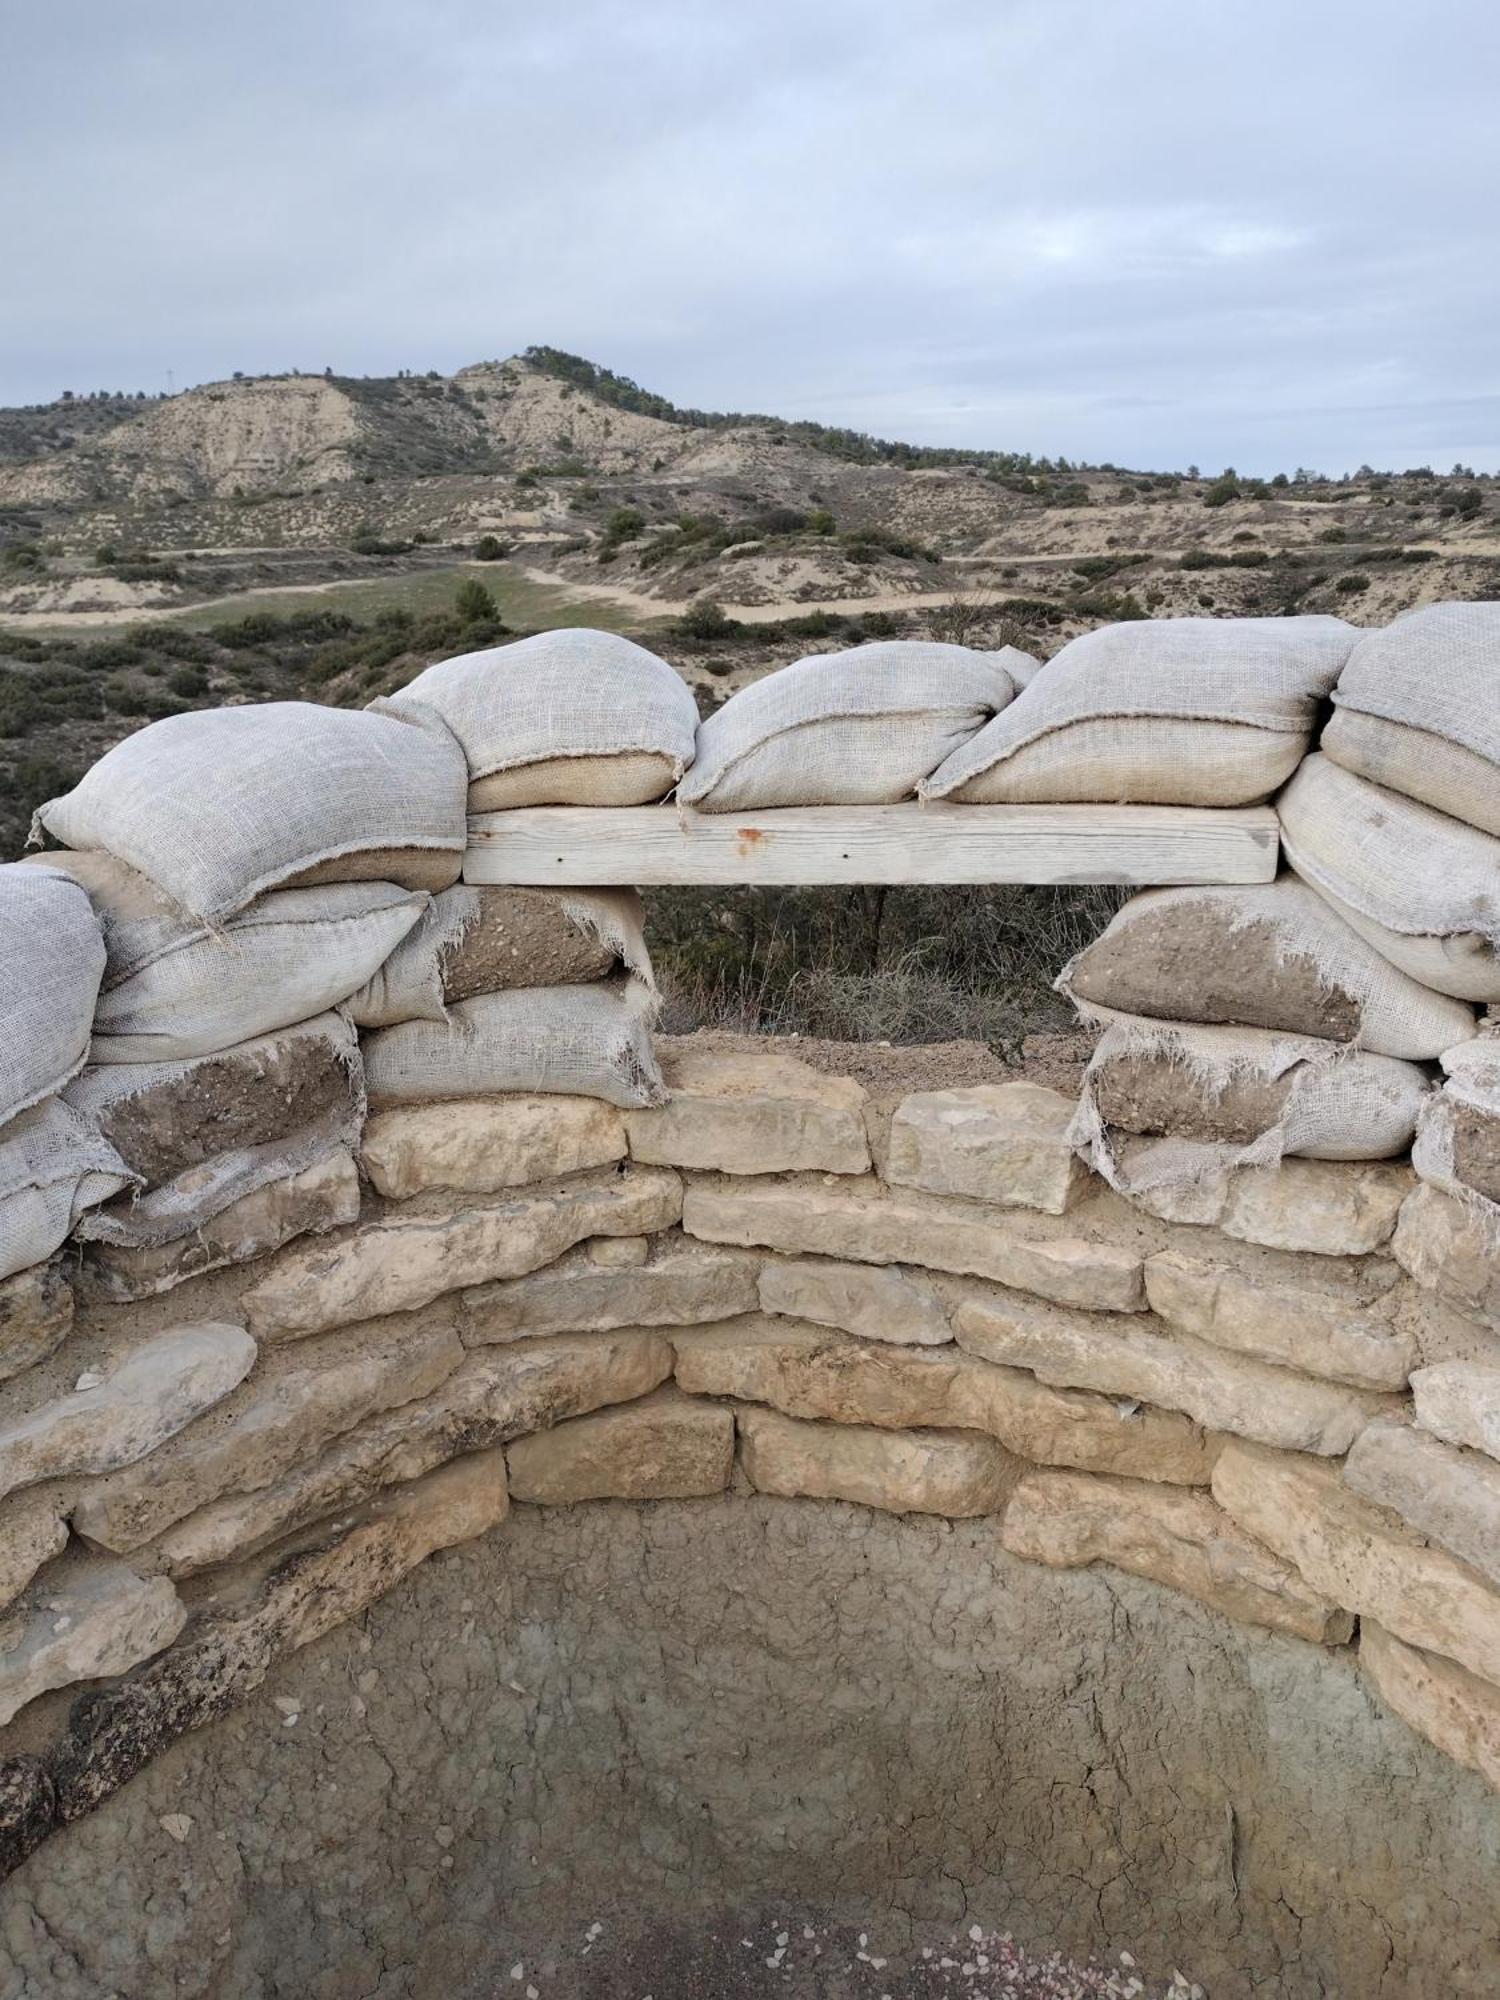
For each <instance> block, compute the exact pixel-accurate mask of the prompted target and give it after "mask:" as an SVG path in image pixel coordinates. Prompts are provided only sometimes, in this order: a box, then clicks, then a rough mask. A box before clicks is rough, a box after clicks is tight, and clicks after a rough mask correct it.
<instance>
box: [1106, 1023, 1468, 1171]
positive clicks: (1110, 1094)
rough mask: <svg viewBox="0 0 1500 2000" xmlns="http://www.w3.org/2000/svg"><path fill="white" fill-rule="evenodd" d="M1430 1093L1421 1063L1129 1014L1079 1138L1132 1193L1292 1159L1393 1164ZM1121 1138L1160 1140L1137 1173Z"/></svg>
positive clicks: (1115, 1031) (1109, 1048)
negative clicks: (1120, 1147) (1122, 1154)
mask: <svg viewBox="0 0 1500 2000" xmlns="http://www.w3.org/2000/svg"><path fill="white" fill-rule="evenodd" d="M1429 1088H1430V1085H1429V1081H1428V1078H1427V1076H1426V1075H1425V1073H1424V1072H1423V1071H1422V1070H1420V1069H1419V1068H1418V1067H1417V1066H1416V1065H1415V1064H1414V1063H1409V1062H1401V1061H1398V1060H1396V1059H1395V1058H1393V1057H1390V1056H1376V1055H1367V1054H1365V1053H1364V1052H1363V1051H1359V1050H1351V1049H1348V1048H1347V1047H1342V1046H1340V1045H1339V1044H1338V1043H1335V1042H1324V1041H1316V1040H1314V1039H1313V1038H1312V1037H1310V1036H1301V1035H1278V1034H1273V1033H1270V1032H1268V1031H1266V1030H1262V1029H1255V1028H1211V1027H1198V1026H1195V1025H1192V1024H1189V1023H1183V1022H1172V1021H1151V1020H1145V1019H1140V1018H1137V1017H1130V1016H1126V1017H1121V1018H1120V1019H1118V1020H1116V1021H1115V1022H1114V1023H1113V1024H1112V1025H1111V1026H1110V1027H1109V1028H1107V1029H1106V1031H1105V1033H1104V1035H1103V1037H1102V1038H1101V1040H1100V1042H1099V1045H1098V1047H1097V1048H1096V1049H1095V1051H1094V1054H1093V1057H1092V1059H1091V1060H1090V1063H1089V1067H1088V1070H1087V1071H1086V1073H1085V1075H1084V1082H1083V1091H1082V1094H1081V1096H1080V1099H1079V1104H1078V1110H1077V1112H1076V1113H1075V1115H1074V1118H1073V1122H1072V1126H1071V1128H1070V1137H1071V1139H1072V1140H1073V1143H1074V1144H1075V1145H1076V1146H1077V1147H1078V1148H1079V1150H1080V1151H1081V1152H1082V1153H1083V1154H1084V1156H1085V1157H1086V1158H1087V1159H1088V1160H1089V1161H1090V1163H1091V1164H1092V1165H1093V1166H1094V1168H1095V1170H1096V1171H1097V1172H1099V1173H1101V1174H1103V1175H1104V1177H1105V1179H1106V1180H1108V1181H1109V1182H1110V1183H1111V1185H1112V1186H1114V1187H1118V1188H1121V1189H1122V1190H1123V1191H1125V1192H1127V1193H1130V1192H1134V1191H1136V1190H1138V1189H1139V1188H1142V1187H1145V1186H1154V1187H1160V1186H1170V1185H1174V1184H1182V1183H1186V1182H1191V1181H1195V1180H1200V1179H1203V1178H1205V1177H1206V1176H1208V1175H1210V1174H1212V1173H1217V1172H1222V1171H1223V1170H1224V1169H1225V1168H1227V1167H1246V1166H1258V1167H1265V1166H1274V1165H1276V1163H1277V1162H1278V1161H1279V1160H1280V1159H1282V1158H1283V1157H1284V1156H1286V1155H1293V1156H1296V1157H1299V1158H1302V1159H1311V1160H1384V1159H1392V1158H1394V1157H1396V1156H1397V1155H1398V1154H1401V1153H1404V1152H1405V1151H1406V1150H1407V1148H1408V1147H1409V1146H1410V1144H1411V1142H1412V1136H1413V1134H1414V1133H1415V1131H1416V1126H1417V1116H1418V1112H1419V1110H1420V1108H1421V1105H1422V1101H1423V1098H1424V1097H1425V1096H1426V1094H1427V1092H1428V1090H1429ZM1122 1133H1130V1134H1136V1135H1149V1136H1156V1137H1159V1138H1160V1140H1161V1143H1160V1144H1159V1145H1157V1146H1155V1147H1152V1148H1150V1149H1149V1152H1148V1153H1147V1154H1146V1155H1145V1156H1144V1158H1145V1161H1146V1163H1147V1164H1146V1165H1145V1166H1144V1167H1143V1168H1140V1169H1134V1168H1133V1169H1132V1172H1131V1173H1130V1174H1129V1175H1127V1173H1126V1172H1125V1170H1124V1167H1123V1164H1122V1162H1121V1160H1120V1158H1119V1155H1118V1152H1117V1147H1116V1139H1117V1137H1118V1135H1119V1134H1122Z"/></svg>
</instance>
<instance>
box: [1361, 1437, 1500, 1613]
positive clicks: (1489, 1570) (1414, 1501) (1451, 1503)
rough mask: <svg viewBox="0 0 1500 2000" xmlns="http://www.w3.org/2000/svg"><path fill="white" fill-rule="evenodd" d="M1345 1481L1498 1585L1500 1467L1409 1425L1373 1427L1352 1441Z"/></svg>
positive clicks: (1485, 1458) (1367, 1498)
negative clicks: (1352, 1446) (1439, 1543)
mask: <svg viewBox="0 0 1500 2000" xmlns="http://www.w3.org/2000/svg"><path fill="white" fill-rule="evenodd" d="M1344 1478H1345V1480H1346V1481H1347V1482H1348V1484H1349V1485H1350V1486H1352V1487H1353V1489H1354V1491H1355V1492H1356V1493H1361V1494H1363V1495H1364V1497H1365V1499H1366V1500H1373V1501H1375V1502H1376V1503H1377V1504H1378V1505H1379V1506H1382V1507H1389V1508H1390V1509H1391V1511H1392V1512H1393V1513H1395V1514H1399V1515H1400V1516H1401V1518H1402V1520H1403V1521H1405V1522H1406V1524H1407V1526H1408V1527H1410V1528H1415V1529H1416V1531H1417V1533H1418V1534H1420V1535H1426V1536H1427V1537H1428V1538H1429V1539H1430V1540H1431V1541H1434V1542H1441V1543H1442V1545H1443V1547H1444V1548H1445V1549H1447V1550H1449V1551H1450V1552H1451V1553H1452V1554H1453V1555H1456V1556H1458V1557H1459V1558H1460V1560H1461V1561H1463V1562H1466V1563H1468V1564H1469V1565H1470V1566H1471V1568H1473V1569H1477V1570H1478V1571H1479V1573H1480V1574H1481V1575H1482V1576H1487V1577H1488V1578H1489V1580H1490V1582H1491V1583H1493V1584H1500V1465H1497V1464H1496V1463H1495V1461H1494V1459H1492V1458H1487V1457H1486V1456H1485V1455H1484V1453H1483V1452H1477V1451H1462V1450H1460V1449H1459V1448H1458V1447H1457V1446H1455V1445H1451V1444H1443V1443H1441V1442H1440V1440H1439V1439H1437V1438H1435V1437H1429V1436H1428V1435H1427V1433H1426V1432H1425V1431H1420V1430H1416V1429H1414V1428H1413V1427H1412V1426H1411V1425H1410V1424H1405V1423H1399V1422H1393V1421H1385V1422H1381V1423H1374V1424H1371V1425H1370V1426H1369V1428H1368V1429H1367V1430H1364V1431H1362V1432H1361V1433H1360V1435H1359V1436H1358V1437H1357V1438H1356V1439H1355V1440H1354V1448H1353V1450H1352V1451H1351V1452H1350V1453H1349V1456H1348V1458H1347V1459H1345V1461H1344Z"/></svg>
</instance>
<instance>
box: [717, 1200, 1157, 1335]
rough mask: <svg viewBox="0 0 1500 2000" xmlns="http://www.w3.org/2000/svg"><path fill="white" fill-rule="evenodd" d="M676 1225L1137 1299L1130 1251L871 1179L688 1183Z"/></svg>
mask: <svg viewBox="0 0 1500 2000" xmlns="http://www.w3.org/2000/svg"><path fill="white" fill-rule="evenodd" d="M682 1226H683V1228H684V1229H685V1230H686V1231H687V1232H688V1234H689V1235H690V1236H700V1237H703V1238H704V1239H706V1240H707V1241H709V1242H713V1243H738V1244H759V1245H760V1246H762V1247H763V1248H765V1249H768V1250H783V1251H790V1252H792V1253H793V1254H797V1253H807V1252H811V1253H814V1254H817V1255H821V1256H826V1257H841V1258H852V1259H853V1260H854V1261H855V1262H856V1263H865V1264H920V1265H922V1266H924V1267H925V1268H926V1269H927V1270H930V1271H954V1272H960V1273H962V1272H969V1273H973V1274H974V1275H975V1276H978V1277H984V1278H998V1279H1000V1280H1001V1281H1002V1282H1003V1283H1005V1284H1008V1285H1016V1286H1019V1287H1020V1288H1021V1289H1022V1290H1025V1291H1030V1292H1036V1293H1037V1294H1038V1295H1039V1296H1040V1297H1042V1298H1048V1299H1056V1300H1058V1301H1059V1302H1060V1303H1062V1304H1065V1305H1076V1306H1092V1307H1096V1308H1098V1309H1100V1310H1102V1311H1109V1312H1140V1311H1142V1310H1143V1309H1144V1307H1145V1303H1146V1288H1145V1283H1144V1281H1143V1279H1142V1275H1141V1262H1142V1260H1141V1255H1140V1252H1139V1251H1137V1250H1133V1249H1129V1248H1126V1247H1124V1246H1122V1245H1119V1244H1114V1243H1093V1242H1089V1241H1087V1240H1086V1239H1085V1238H1083V1237H1081V1236H1067V1235H1060V1234H1056V1233H1052V1232H1048V1231H1047V1230H1046V1228H1045V1219H1044V1218H1041V1217H1036V1218H1026V1219H1022V1218H1019V1217H1016V1216H1012V1215H1007V1214H1004V1213H991V1212H988V1211H985V1210H981V1209H978V1208H975V1207H973V1206H971V1205H969V1204H968V1203H965V1202H954V1201H944V1200H942V1199H940V1198H939V1197H937V1196H935V1195H924V1194H918V1193H913V1194H889V1193H887V1192H886V1191H885V1190H884V1189H883V1188H881V1187H880V1186H879V1185H878V1183H876V1182H874V1181H857V1182H855V1183H854V1184H853V1186H851V1187H848V1188H830V1187H826V1186H823V1185H821V1184H819V1183H804V1182H795V1183H794V1182H789V1181H777V1182H769V1183H766V1184H763V1185H758V1186H757V1185H751V1186H743V1187H724V1186H718V1185H714V1184H711V1183H705V1182H695V1183H693V1184H692V1185H690V1186H689V1188H688V1189H687V1192H686V1194H685V1196H684V1198H683V1210H682Z"/></svg>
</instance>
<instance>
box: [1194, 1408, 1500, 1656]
mask: <svg viewBox="0 0 1500 2000" xmlns="http://www.w3.org/2000/svg"><path fill="white" fill-rule="evenodd" d="M1212 1488H1213V1496H1214V1498H1215V1499H1216V1500H1217V1501H1218V1503H1219V1505H1220V1506H1221V1507H1223V1508H1224V1509H1225V1511H1226V1512H1227V1513H1229V1514H1232V1515H1233V1516H1234V1518H1235V1520H1236V1521H1238V1523H1239V1524H1240V1526H1241V1527H1242V1528H1243V1529H1244V1530H1245V1532H1246V1534H1248V1535H1254V1536H1255V1538H1256V1540H1257V1541H1261V1542H1264V1543H1265V1544H1266V1546H1267V1547H1268V1548H1272V1549H1274V1550H1275V1551H1276V1553H1277V1554H1278V1555H1280V1556H1284V1557H1285V1558H1286V1560H1287V1561H1288V1562H1291V1563H1295V1564H1296V1565H1297V1568H1298V1569H1299V1570H1301V1572H1302V1574H1303V1576H1304V1578H1305V1579H1306V1580H1307V1582H1308V1583H1310V1584H1311V1585H1312V1587H1313V1589H1314V1590H1319V1591H1322V1592H1323V1594H1324V1595H1325V1596H1326V1597H1331V1598H1332V1599H1333V1601H1334V1603H1335V1604H1342V1605H1343V1606H1344V1608H1345V1610H1347V1611H1353V1612H1355V1613H1356V1614H1357V1615H1358V1616H1359V1617H1361V1618H1374V1619H1376V1620H1378V1621H1379V1623H1380V1624H1382V1625H1384V1626H1385V1628H1386V1629H1387V1631H1389V1632H1393V1633H1395V1635H1396V1637H1397V1638H1398V1639H1405V1640H1406V1641H1407V1643H1408V1644H1409V1645H1412V1646H1420V1647H1422V1648H1423V1650H1424V1651H1426V1652H1429V1653H1441V1654H1443V1655H1444V1657H1445V1658H1447V1659H1450V1660H1457V1661H1458V1662H1459V1664H1460V1665H1461V1666H1465V1667H1467V1668H1468V1669H1469V1671H1470V1672H1471V1673H1475V1674H1478V1675H1479V1676H1480V1678H1481V1679H1482V1680H1487V1681H1491V1682H1500V1591H1496V1590H1493V1589H1492V1588H1491V1587H1490V1585H1489V1584H1487V1583H1486V1582H1485V1581H1484V1579H1483V1578H1482V1577H1480V1576H1476V1575H1475V1573H1474V1571H1473V1570H1471V1569H1470V1568H1468V1566H1467V1565H1466V1564H1464V1563H1461V1562H1459V1561H1458V1560H1457V1558H1456V1557H1454V1556H1450V1555H1449V1554H1447V1553H1446V1551H1444V1550H1442V1549H1434V1548H1429V1547H1428V1545H1427V1544H1426V1543H1425V1542H1424V1541H1423V1540H1422V1538H1421V1536H1420V1535H1418V1534H1415V1533H1414V1532H1413V1531H1412V1530H1411V1529H1410V1528H1408V1527H1407V1526H1406V1525H1405V1523H1404V1522H1402V1521H1401V1520H1400V1519H1399V1518H1398V1517H1397V1516H1396V1515H1395V1514H1392V1513H1390V1512H1389V1511H1388V1510H1387V1509H1386V1508H1384V1507H1377V1506H1374V1505H1373V1504H1372V1503H1371V1502H1370V1501H1368V1500H1365V1499H1363V1498H1361V1496H1360V1495H1359V1494H1357V1493H1355V1492H1353V1491H1352V1490H1351V1488H1350V1487H1348V1486H1346V1485H1345V1483H1344V1481H1343V1478H1342V1476H1341V1474H1340V1472H1339V1468H1338V1467H1337V1466H1336V1465H1325V1464H1323V1463H1321V1462H1320V1461H1319V1460H1318V1459H1315V1458H1308V1457H1306V1456H1304V1455H1303V1454H1301V1453H1297V1452H1278V1451H1268V1450H1266V1448H1265V1447H1264V1446H1263V1445H1254V1444H1245V1443H1242V1442H1240V1441H1239V1440H1238V1439H1234V1440H1231V1442H1230V1443H1229V1444H1227V1445H1226V1446H1225V1447H1224V1450H1223V1451H1222V1452H1221V1453H1220V1455H1219V1462H1218V1464H1217V1465H1216V1466H1215V1467H1214V1476H1213V1481H1212Z"/></svg>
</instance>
